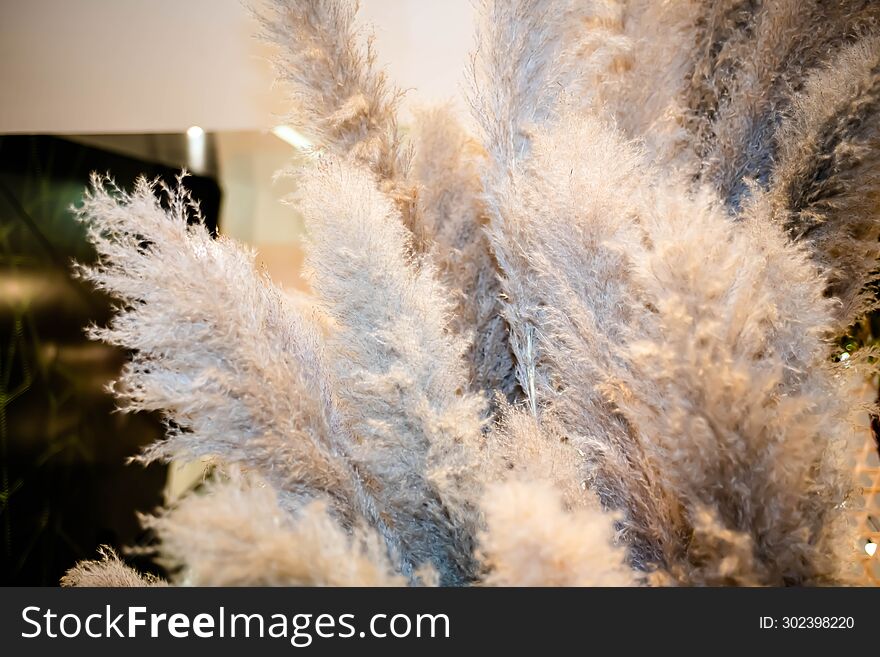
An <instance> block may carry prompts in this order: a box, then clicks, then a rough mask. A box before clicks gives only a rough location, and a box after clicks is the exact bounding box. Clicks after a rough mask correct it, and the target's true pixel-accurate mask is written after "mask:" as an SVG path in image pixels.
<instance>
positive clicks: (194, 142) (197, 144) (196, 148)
mask: <svg viewBox="0 0 880 657" xmlns="http://www.w3.org/2000/svg"><path fill="white" fill-rule="evenodd" d="M186 150H187V163H188V166H189V169H190V171H192V172H193V173H204V172H205V163H206V150H207V138H206V137H205V131H204V130H203V129H202V128H200V127H199V126H197V125H193V126H190V127H189V128H187V130H186Z"/></svg>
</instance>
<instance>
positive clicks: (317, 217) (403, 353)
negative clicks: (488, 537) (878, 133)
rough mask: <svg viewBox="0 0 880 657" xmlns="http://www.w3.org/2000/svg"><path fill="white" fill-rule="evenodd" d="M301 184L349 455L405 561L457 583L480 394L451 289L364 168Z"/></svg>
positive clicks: (468, 534)
mask: <svg viewBox="0 0 880 657" xmlns="http://www.w3.org/2000/svg"><path fill="white" fill-rule="evenodd" d="M300 184H301V188H300V196H301V199H300V201H299V202H298V205H299V207H300V209H301V211H302V213H303V216H304V217H305V220H306V227H307V229H308V232H309V235H310V241H309V249H308V258H307V262H306V267H307V270H308V271H309V272H310V275H311V283H312V287H313V288H314V290H315V292H316V294H317V295H318V297H319V299H320V301H319V304H320V306H321V308H322V309H323V310H324V311H325V312H326V313H327V314H328V315H329V316H330V317H331V318H332V319H333V321H334V322H335V325H334V327H333V331H332V333H331V335H330V337H329V340H328V348H329V349H328V355H329V356H330V358H331V359H332V361H331V367H332V370H333V371H332V376H333V383H334V386H335V388H336V390H337V398H338V403H339V407H340V411H341V413H342V415H343V417H344V418H345V421H346V423H347V425H348V426H349V427H350V428H351V430H352V431H353V433H354V436H355V444H354V446H353V452H352V459H353V460H354V462H356V463H357V464H358V465H359V467H360V468H362V470H363V472H364V473H365V474H366V475H367V477H368V479H369V483H370V487H371V488H372V489H373V490H374V491H375V493H376V495H377V497H378V499H379V500H380V503H381V504H382V506H383V508H384V509H385V510H386V512H387V513H389V514H390V515H391V521H390V525H391V526H392V528H393V530H394V531H395V532H396V533H397V534H398V535H399V536H400V542H401V545H402V547H403V550H404V557H405V559H406V560H407V562H408V563H409V564H410V565H411V566H412V567H413V568H416V567H418V566H419V565H421V564H423V563H427V562H432V563H434V565H435V566H437V567H438V568H439V569H440V571H441V572H442V573H447V574H448V576H449V578H450V579H449V583H460V582H461V581H463V580H464V579H466V578H468V577H469V576H470V571H471V568H472V567H471V563H470V562H471V559H470V552H471V550H470V543H471V540H472V533H473V532H472V531H467V527H468V526H469V525H471V524H472V520H471V518H470V516H471V515H472V512H471V509H470V507H471V506H472V505H471V503H470V498H471V494H472V491H473V489H474V488H476V487H477V481H478V475H477V472H476V466H477V461H476V451H477V449H478V448H479V440H480V436H481V416H482V409H483V406H484V403H485V400H484V399H483V398H482V397H480V396H478V395H474V394H471V393H470V392H469V391H468V385H467V382H468V379H467V373H466V369H465V362H464V355H465V353H466V351H467V348H468V343H467V342H466V341H465V340H464V339H463V338H461V337H459V336H456V335H454V334H453V333H452V332H451V331H450V330H449V329H448V317H449V314H450V310H451V303H450V301H449V298H448V293H447V292H446V290H445V289H444V288H443V287H442V285H441V284H440V283H439V282H438V281H437V277H436V272H435V270H434V268H433V267H432V266H431V265H430V263H428V262H423V263H420V264H419V266H415V263H414V262H413V258H412V255H411V252H410V241H409V240H410V238H409V235H408V233H407V231H406V230H405V229H404V227H403V225H402V222H401V218H400V216H399V214H398V213H397V212H396V211H395V208H394V206H393V204H392V203H391V202H390V201H389V199H388V197H387V196H385V195H384V194H382V193H381V192H379V191H378V190H377V188H376V185H375V181H374V180H373V179H372V177H371V176H370V175H369V174H368V173H366V172H365V171H363V170H362V169H359V168H358V167H356V166H352V165H349V164H346V163H344V162H341V161H332V160H329V159H328V160H326V161H324V162H321V163H320V164H319V165H318V166H316V167H314V168H313V169H311V170H309V171H307V172H305V173H304V174H303V176H302V178H301V179H300ZM444 581H446V580H444Z"/></svg>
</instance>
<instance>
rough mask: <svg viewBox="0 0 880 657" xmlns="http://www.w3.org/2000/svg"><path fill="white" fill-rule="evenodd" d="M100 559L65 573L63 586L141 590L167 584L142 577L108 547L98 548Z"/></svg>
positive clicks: (62, 581)
mask: <svg viewBox="0 0 880 657" xmlns="http://www.w3.org/2000/svg"><path fill="white" fill-rule="evenodd" d="M98 554H100V555H101V558H100V559H97V560H95V561H80V562H79V563H78V564H76V565H75V566H74V567H73V568H71V569H70V570H68V571H67V572H66V573H64V577H62V578H61V586H75V587H93V588H134V587H137V588H140V587H144V586H166V585H167V584H166V582H164V581H163V580H161V579H159V578H158V577H154V576H152V575H141V574H140V573H139V572H137V571H136V570H135V569H134V568H131V567H130V566H128V565H126V564H125V562H123V561H122V559H120V558H119V556H118V555H117V554H116V552H115V551H114V550H113V548H111V547H108V546H106V545H103V546H101V547H100V548H98Z"/></svg>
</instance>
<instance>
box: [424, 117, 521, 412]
mask: <svg viewBox="0 0 880 657" xmlns="http://www.w3.org/2000/svg"><path fill="white" fill-rule="evenodd" d="M412 140H413V146H414V148H413V151H414V153H413V164H412V176H413V181H414V182H415V183H416V184H417V185H418V204H419V213H420V216H421V217H422V222H423V224H424V226H425V227H426V232H427V233H428V234H430V235H432V236H433V246H432V249H431V257H432V260H433V262H434V263H435V265H436V267H437V270H438V273H439V275H440V278H441V279H442V281H443V282H444V283H445V284H446V286H447V287H448V288H449V290H450V292H451V293H452V295H453V300H454V303H455V306H454V308H453V313H452V320H451V322H452V329H453V330H454V331H455V332H456V333H457V334H459V335H463V336H468V335H472V342H471V346H470V349H469V353H468V361H469V362H470V369H471V372H470V379H471V386H472V388H473V389H474V390H478V391H483V392H484V393H485V394H486V395H487V396H489V397H491V398H492V399H490V401H493V400H494V395H495V392H496V391H500V392H501V393H502V395H503V396H504V397H505V398H507V399H508V400H513V399H515V398H516V377H515V376H514V374H513V361H512V355H511V353H510V347H509V345H508V340H507V324H506V323H505V321H504V319H503V318H502V317H501V302H500V299H499V298H498V292H499V283H498V272H497V265H496V264H495V256H494V255H493V253H492V250H491V248H490V246H489V240H488V238H487V237H486V233H485V231H484V230H483V228H484V226H485V222H486V218H487V217H486V210H485V207H484V203H483V181H482V179H481V177H480V171H481V165H482V164H484V163H485V153H484V152H483V149H482V146H481V145H480V144H479V142H477V140H475V139H474V138H473V137H471V136H470V135H468V133H467V132H466V131H465V129H464V127H463V126H462V125H461V124H460V122H459V121H458V119H456V117H455V115H454V114H453V113H452V110H451V109H450V108H448V107H440V108H436V109H433V110H424V111H421V112H419V113H418V114H417V116H416V121H415V124H414V126H413V130H412Z"/></svg>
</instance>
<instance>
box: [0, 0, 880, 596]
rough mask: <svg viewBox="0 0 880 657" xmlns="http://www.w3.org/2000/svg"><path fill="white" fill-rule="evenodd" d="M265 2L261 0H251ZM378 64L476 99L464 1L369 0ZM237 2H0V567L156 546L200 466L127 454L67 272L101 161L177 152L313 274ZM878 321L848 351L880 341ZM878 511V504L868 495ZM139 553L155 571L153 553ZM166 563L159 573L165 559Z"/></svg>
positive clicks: (258, 246) (222, 222) (226, 216)
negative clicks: (86, 192) (152, 524)
mask: <svg viewBox="0 0 880 657" xmlns="http://www.w3.org/2000/svg"><path fill="white" fill-rule="evenodd" d="M253 1H254V2H259V1H260V0H253ZM361 5H362V8H361V17H362V19H363V21H364V22H366V23H371V24H372V25H373V26H374V29H375V32H376V49H377V52H378V57H379V61H380V62H381V63H383V64H387V69H388V73H389V75H390V76H391V77H392V79H393V80H394V81H395V82H396V83H397V84H398V85H399V86H400V87H402V88H404V89H407V90H408V92H407V96H406V98H405V101H404V108H403V110H404V112H403V117H402V121H401V123H402V126H403V128H404V130H405V129H406V123H407V117H408V116H409V115H410V112H411V111H412V109H413V108H417V107H419V106H423V105H430V104H436V103H444V102H446V103H452V104H453V105H454V106H456V107H457V108H459V109H460V110H461V114H462V116H466V110H465V104H464V102H463V93H462V85H463V75H462V72H463V71H464V69H465V66H466V64H467V53H468V51H469V49H470V47H471V44H472V34H473V21H474V16H473V8H472V6H471V2H470V0H443V2H427V1H424V0H362V2H361ZM254 32H255V25H254V23H253V21H252V19H251V17H250V14H249V12H248V10H247V8H246V4H245V2H242V1H241V0H149V1H147V0H19V1H16V0H0V90H2V92H0V93H2V95H0V583H2V584H7V585H8V584H27V585H56V584H57V582H58V579H59V577H60V576H61V575H62V574H63V573H64V571H65V570H66V569H67V568H69V567H70V566H72V565H73V564H74V563H75V562H76V561H78V560H80V559H88V558H94V557H95V554H96V548H97V546H98V545H100V544H105V543H106V544H110V545H112V546H114V547H117V548H121V547H123V546H130V545H134V544H145V543H149V540H150V537H149V536H146V535H144V534H143V533H142V532H141V530H140V529H139V524H138V522H137V517H136V513H137V512H138V511H140V512H147V511H150V510H152V509H154V508H155V507H156V506H158V505H160V504H161V503H162V502H163V501H165V500H168V499H173V498H174V497H175V496H176V495H178V494H179V493H180V492H181V491H182V490H183V489H185V488H187V487H189V486H191V485H193V484H194V483H197V482H198V480H199V478H200V476H201V473H202V467H201V464H198V463H196V464H174V465H173V466H172V467H170V468H169V467H167V466H161V465H153V466H150V467H148V468H144V467H142V466H140V465H137V464H134V465H126V460H127V459H128V457H130V456H131V455H134V454H136V453H137V452H138V450H139V448H140V447H141V446H143V445H145V444H146V443H149V442H151V441H153V440H156V439H157V438H159V437H160V436H161V432H162V427H161V424H160V422H159V421H158V418H156V417H151V416H148V415H139V416H126V415H121V414H118V413H113V412H112V411H113V400H112V399H111V398H110V397H109V396H108V395H107V394H106V393H105V392H104V387H105V385H106V384H107V383H108V382H109V381H110V380H112V379H113V378H114V376H115V374H116V373H117V372H118V370H119V367H120V366H121V364H122V363H123V362H124V361H125V358H126V354H125V353H120V352H118V351H117V350H114V349H112V348H109V347H106V346H104V345H101V344H97V343H93V342H89V341H87V340H85V338H84V335H83V328H84V327H85V326H87V325H88V324H90V323H93V322H97V323H102V322H104V321H106V319H107V318H108V316H109V313H110V304H111V300H109V299H106V298H104V297H102V296H100V295H98V294H96V293H95V292H94V291H92V290H91V289H89V287H88V286H85V285H82V284H80V283H79V282H77V281H76V280H74V279H73V278H71V275H70V273H71V269H70V264H71V262H72V261H73V260H74V259H75V260H78V261H81V262H88V261H89V260H90V259H91V258H92V257H93V254H92V253H91V251H90V249H89V246H88V245H87V244H86V242H85V240H84V238H83V232H82V229H81V227H80V226H79V225H77V224H76V223H75V222H74V221H73V219H72V216H71V213H70V211H69V208H70V206H71V204H75V203H77V202H78V200H79V199H80V198H81V196H82V192H83V189H84V188H85V186H86V184H87V181H88V176H89V173H90V172H91V171H99V172H109V173H111V174H112V175H113V176H114V177H115V178H116V180H117V182H118V183H119V184H120V185H121V186H123V187H128V186H130V185H131V183H132V181H133V180H134V179H135V178H136V177H137V176H138V175H140V174H145V175H147V176H149V177H160V178H164V179H173V177H174V176H175V175H176V173H177V172H178V171H179V170H180V169H181V168H184V167H185V168H186V169H188V170H189V171H190V172H192V173H193V174H194V175H192V176H191V177H190V178H188V179H187V180H186V185H187V186H188V187H189V188H190V189H191V190H192V192H193V195H194V197H195V198H197V199H198V200H199V201H200V202H201V205H202V210H203V214H204V215H205V218H206V221H207V223H208V225H209V228H210V229H211V230H212V231H214V232H215V233H223V234H226V235H229V236H231V237H234V238H235V239H238V240H240V241H243V242H245V243H247V244H249V245H251V246H252V247H253V248H254V249H255V250H256V251H257V253H258V261H259V263H260V266H261V267H264V268H265V269H266V270H267V271H268V272H269V274H270V275H271V276H272V278H273V279H274V280H275V281H276V282H278V283H280V284H281V285H282V286H283V287H284V288H285V289H288V290H297V289H302V288H303V287H304V284H303V282H302V281H301V279H300V277H299V273H298V272H299V266H300V263H301V260H302V257H301V251H300V246H299V239H300V237H301V233H302V224H301V221H300V219H299V217H297V216H296V214H295V213H294V212H293V211H292V210H291V209H290V208H288V207H286V206H284V205H282V204H281V203H280V202H279V200H278V199H279V198H281V197H283V196H284V195H285V194H287V193H288V192H290V191H291V189H290V187H289V183H288V182H285V181H284V180H280V181H278V182H273V174H274V173H275V172H276V171H278V170H279V169H281V168H283V167H284V166H286V165H288V164H290V163H291V162H296V161H298V160H300V161H301V158H302V156H301V154H300V150H301V149H302V148H304V147H306V146H308V145H309V144H308V142H307V141H306V140H305V138H304V137H303V136H302V135H301V134H299V133H298V132H297V131H296V130H295V126H290V125H286V124H285V122H284V120H283V118H281V117H283V115H284V109H285V102H284V93H283V89H280V88H276V87H273V84H272V71H271V67H270V65H269V63H268V61H267V60H268V57H269V55H270V54H271V51H270V50H269V49H268V48H267V47H265V46H263V45H262V44H260V43H259V42H258V41H257V40H256V39H254V38H253V36H252V35H253V34H254ZM874 328H875V327H874V326H872V324H871V323H870V322H869V323H866V324H865V326H862V327H859V328H858V330H856V331H854V334H853V335H852V336H848V337H847V338H845V339H844V340H843V341H842V343H841V347H842V352H843V351H846V350H847V349H850V350H851V349H855V348H858V346H860V345H861V344H862V343H864V342H867V341H873V340H874V336H875V335H876V334H877V333H876V331H875V330H874ZM864 438H865V440H864V444H863V445H862V444H859V445H857V446H855V447H854V449H853V458H854V467H855V468H856V470H857V477H858V481H859V483H860V485H861V486H862V490H863V493H864V499H865V500H866V501H867V504H866V505H865V506H862V507H860V509H859V511H858V514H857V516H856V522H857V523H859V527H860V531H861V533H862V535H863V538H862V539H861V540H862V543H861V546H862V548H863V554H862V559H863V562H864V564H865V572H866V577H869V576H870V577H874V578H875V579H877V578H880V568H878V564H880V555H878V556H877V557H876V558H874V557H873V554H874V553H873V552H871V547H870V546H871V545H872V544H873V545H874V546H875V549H876V542H880V525H878V517H880V515H878V511H877V509H878V508H880V464H878V463H877V449H876V446H875V444H874V442H873V438H872V436H871V435H870V434H869V433H868V432H867V431H866V432H865V436H864ZM872 509H873V510H872ZM127 559H128V560H129V561H132V562H134V563H135V565H136V566H137V567H139V568H141V569H144V570H151V569H154V568H155V567H154V566H152V565H151V564H150V562H149V561H148V560H142V561H138V559H137V557H134V556H128V557H127ZM154 572H155V570H154Z"/></svg>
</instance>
